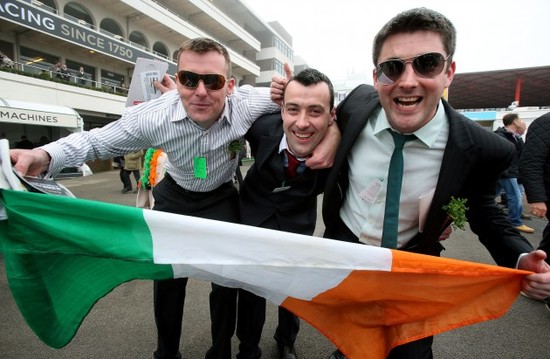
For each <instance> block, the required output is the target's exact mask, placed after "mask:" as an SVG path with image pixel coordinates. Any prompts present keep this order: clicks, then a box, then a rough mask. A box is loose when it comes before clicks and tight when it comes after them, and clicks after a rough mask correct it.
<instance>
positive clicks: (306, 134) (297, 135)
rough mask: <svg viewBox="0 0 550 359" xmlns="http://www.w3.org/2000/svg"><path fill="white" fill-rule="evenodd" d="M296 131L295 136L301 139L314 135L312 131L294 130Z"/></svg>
mask: <svg viewBox="0 0 550 359" xmlns="http://www.w3.org/2000/svg"><path fill="white" fill-rule="evenodd" d="M293 133H294V136H296V138H298V139H299V140H308V139H310V138H311V136H313V134H312V133H298V132H293Z"/></svg>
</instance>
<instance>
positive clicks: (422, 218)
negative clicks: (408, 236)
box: [418, 188, 435, 233]
mask: <svg viewBox="0 0 550 359" xmlns="http://www.w3.org/2000/svg"><path fill="white" fill-rule="evenodd" d="M434 193H435V188H432V189H431V190H429V191H427V192H425V193H424V194H422V195H421V196H420V197H418V232H420V233H422V232H423V231H424V223H425V222H426V217H427V216H428V211H429V210H430V206H431V205H432V200H433V198H434Z"/></svg>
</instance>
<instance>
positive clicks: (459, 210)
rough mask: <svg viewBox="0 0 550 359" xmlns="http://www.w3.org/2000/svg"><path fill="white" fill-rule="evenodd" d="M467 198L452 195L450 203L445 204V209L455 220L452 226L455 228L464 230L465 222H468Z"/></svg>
mask: <svg viewBox="0 0 550 359" xmlns="http://www.w3.org/2000/svg"><path fill="white" fill-rule="evenodd" d="M466 202H468V200H467V199H466V198H454V197H452V196H451V201H450V202H449V204H446V205H444V206H443V210H444V211H445V212H447V214H448V215H449V217H450V218H451V219H452V220H453V223H452V226H453V228H454V229H457V228H458V229H462V230H464V224H465V223H466V222H467V219H466V211H467V210H468V207H466Z"/></svg>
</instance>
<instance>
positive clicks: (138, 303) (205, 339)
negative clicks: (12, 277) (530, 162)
mask: <svg viewBox="0 0 550 359" xmlns="http://www.w3.org/2000/svg"><path fill="white" fill-rule="evenodd" d="M61 183H63V184H64V185H65V186H67V187H68V188H69V189H70V190H71V191H73V193H75V194H76V195H77V197H80V198H87V199H93V200H98V201H105V202H112V203H119V204H124V205H134V202H135V195H133V194H131V193H130V194H124V195H123V194H121V193H120V190H121V188H122V184H121V182H120V180H119V178H118V172H115V171H112V172H104V173H98V174H95V175H93V176H90V177H84V178H78V179H64V180H62V181H61ZM526 224H528V225H530V226H532V227H534V228H535V229H536V232H535V234H532V235H526V237H527V238H528V239H529V240H530V241H531V242H532V243H533V244H534V245H536V244H537V243H538V241H539V240H540V237H541V233H542V229H543V228H544V226H545V224H546V221H545V220H541V219H533V220H530V221H526ZM322 228H323V225H322V223H319V225H318V229H317V231H316V233H317V234H319V233H322ZM445 246H446V247H447V250H446V251H445V252H444V253H443V254H444V255H445V256H448V257H453V258H460V259H465V260H471V261H476V262H483V263H490V264H492V263H493V261H492V260H491V258H490V257H489V256H488V253H487V251H486V250H485V249H484V248H483V247H482V246H481V245H480V244H479V242H478V241H477V239H476V238H475V236H473V235H472V233H471V232H470V231H468V230H467V231H458V232H455V233H453V235H452V237H451V238H450V239H449V240H448V241H447V242H446V243H445ZM209 291H210V285H209V284H208V283H205V282H201V281H195V280H191V281H190V283H189V286H188V290H187V292H188V296H187V302H186V306H185V325H184V329H183V332H184V333H183V340H182V351H183V352H184V358H186V359H200V358H203V357H204V353H205V352H206V350H207V349H208V346H209V344H210V334H209V326H210V320H209V315H208V293H209ZM275 326H276V308H275V306H273V305H268V313H267V323H266V326H265V328H264V335H263V338H262V343H261V346H262V349H263V351H264V356H263V357H264V358H276V357H277V356H276V353H277V351H276V346H275V342H274V340H273V339H272V335H273V333H274V330H275ZM549 338H550V312H548V311H547V310H546V309H545V307H544V306H543V305H542V304H541V303H539V302H535V301H532V300H529V299H526V298H523V297H519V298H518V300H517V301H516V303H515V304H514V306H513V307H512V309H511V310H510V311H509V312H508V313H507V314H506V315H505V316H503V317H502V318H500V319H498V320H493V321H489V322H486V323H481V324H475V325H471V326H468V327H464V328H459V329H456V330H453V331H450V332H447V333H443V334H441V335H438V336H437V337H436V340H435V344H434V354H435V357H436V358H452V359H460V358H464V359H469V358H495V359H497V358H498V359H502V358H509V359H517V358H529V359H547V358H550V353H549V350H548V340H549ZM234 343H235V345H234V347H235V348H236V345H237V343H236V342H234ZM155 345H156V331H155V326H154V319H153V313H152V282H150V281H133V282H129V283H125V284H123V285H121V286H119V287H118V288H116V289H115V290H114V291H113V292H111V293H110V294H108V295H107V296H105V297H104V298H103V299H101V300H100V301H99V302H98V303H97V304H96V305H95V307H94V308H93V309H92V311H91V312H90V314H89V315H88V316H87V317H86V319H85V320H84V323H83V324H82V326H81V328H80V330H79V331H78V333H77V335H76V337H75V338H74V340H73V341H72V342H71V343H69V345H67V346H66V347H65V348H63V349H59V350H54V349H51V348H49V347H47V346H46V345H44V344H43V343H42V342H41V341H40V340H38V339H37V338H36V336H35V335H34V333H33V332H32V331H30V329H29V328H28V327H27V326H26V324H25V323H24V321H23V319H22V317H21V315H20V313H19V311H18V310H17V308H16V306H15V304H14V302H13V300H12V298H11V295H10V294H9V289H8V286H7V283H6V277H5V272H4V265H3V258H2V257H1V255H0V358H2V359H25V358H48V359H49V358H56V359H57V358H59V359H61V358H72V359H77V358H78V359H80V358H82V359H87V358H89V359H95V358H123V359H126V358H128V359H130V358H151V357H152V355H151V354H152V352H153V350H154V348H155ZM296 348H297V351H298V355H299V358H301V359H324V358H327V356H328V355H329V353H331V352H332V351H333V346H332V344H331V343H330V342H329V341H328V340H327V339H326V338H324V337H323V336H322V335H321V334H319V333H318V332H317V331H316V330H315V329H313V328H312V327H310V326H309V325H307V324H306V323H303V324H302V329H301V331H300V334H299V336H298V340H297V343H296Z"/></svg>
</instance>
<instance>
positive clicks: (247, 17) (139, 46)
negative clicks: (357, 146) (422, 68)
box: [0, 0, 294, 145]
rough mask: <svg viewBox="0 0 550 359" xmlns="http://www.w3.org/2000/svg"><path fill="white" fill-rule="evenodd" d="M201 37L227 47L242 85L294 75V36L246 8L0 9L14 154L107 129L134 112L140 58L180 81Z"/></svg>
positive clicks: (167, 1)
mask: <svg viewBox="0 0 550 359" xmlns="http://www.w3.org/2000/svg"><path fill="white" fill-rule="evenodd" d="M199 36H205V37H211V38H213V39H215V40H217V41H219V42H220V43H222V44H223V45H225V46H226V47H227V48H228V50H229V53H230V56H231V60H232V75H233V77H234V78H235V80H236V83H237V84H238V85H242V84H252V85H257V86H269V82H270V81H271V77H272V76H273V75H275V74H280V75H282V74H284V70H283V65H284V63H285V62H288V63H289V64H291V66H293V62H294V54H293V49H292V38H291V36H290V35H289V34H288V33H287V32H286V31H285V29H284V28H283V27H282V26H281V25H280V24H278V23H277V22H272V23H266V22H264V21H263V20H262V19H260V17H259V16H258V15H256V14H255V13H254V12H253V11H252V10H251V9H250V8H249V7H248V6H247V5H246V4H245V3H244V2H243V1H241V0H222V1H209V0H154V1H153V0H76V1H71V0H1V1H0V51H1V52H2V54H4V55H5V56H7V57H8V58H9V59H11V60H13V64H12V65H11V66H7V65H4V66H3V65H2V64H0V67H1V68H0V70H2V71H0V81H1V83H2V86H0V125H1V130H0V132H1V133H2V136H3V137H6V138H8V140H9V141H10V145H13V144H14V143H15V142H16V141H18V140H19V139H20V137H21V136H22V135H25V136H27V137H28V138H29V139H30V140H31V141H33V142H38V140H39V138H40V137H42V136H46V137H47V138H48V139H53V140H55V139H57V138H60V137H62V136H65V135H67V134H68V133H69V132H71V131H79V130H81V129H84V130H88V129H91V128H94V127H100V126H104V125H105V124H107V123H109V122H111V121H113V120H116V119H117V118H119V116H120V115H121V114H122V112H123V110H124V108H125V106H126V95H127V88H128V86H129V84H130V80H131V76H132V72H133V69H134V66H135V62H136V59H137V58H140V57H142V58H148V59H157V60H159V61H165V62H167V63H168V65H169V66H168V73H169V74H172V75H173V74H175V72H176V66H177V64H176V56H177V52H178V49H179V46H180V44H181V43H182V42H183V41H184V40H186V39H189V38H194V37H199ZM56 62H60V63H61V64H66V65H67V68H68V69H69V77H68V78H67V79H58V78H56V75H55V72H53V71H52V67H53V65H54V64H55V63H56ZM80 67H82V68H83V70H84V74H85V75H84V76H82V77H81V76H80V75H79V74H78V71H79V69H80ZM67 113H69V114H67ZM61 115H63V118H65V119H66V118H67V117H68V118H69V119H67V120H66V121H65V120H64V121H62V120H60V118H61V117H62V116H61ZM54 118H55V119H54Z"/></svg>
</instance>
